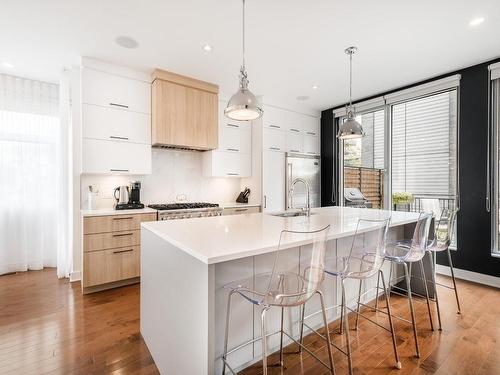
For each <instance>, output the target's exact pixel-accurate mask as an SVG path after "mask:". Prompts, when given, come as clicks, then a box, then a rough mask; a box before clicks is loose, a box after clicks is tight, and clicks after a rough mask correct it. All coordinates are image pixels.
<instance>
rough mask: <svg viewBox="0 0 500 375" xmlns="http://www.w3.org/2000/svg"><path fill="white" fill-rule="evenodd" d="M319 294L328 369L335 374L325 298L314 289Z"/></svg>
mask: <svg viewBox="0 0 500 375" xmlns="http://www.w3.org/2000/svg"><path fill="white" fill-rule="evenodd" d="M316 293H318V294H319V299H320V301H321V310H322V312H323V324H324V326H325V336H326V346H327V348H328V358H329V359H330V371H331V373H332V375H335V365H334V364H333V353H332V344H331V340H330V332H329V331H328V320H327V318H326V308H325V299H324V297H323V293H322V292H321V291H319V290H318V291H316Z"/></svg>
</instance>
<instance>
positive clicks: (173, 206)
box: [148, 202, 219, 211]
mask: <svg viewBox="0 0 500 375" xmlns="http://www.w3.org/2000/svg"><path fill="white" fill-rule="evenodd" d="M148 207H149V208H152V209H154V210H158V211H167V210H190V209H194V208H211V207H219V205H218V204H217V203H205V202H193V203H167V204H149V205H148Z"/></svg>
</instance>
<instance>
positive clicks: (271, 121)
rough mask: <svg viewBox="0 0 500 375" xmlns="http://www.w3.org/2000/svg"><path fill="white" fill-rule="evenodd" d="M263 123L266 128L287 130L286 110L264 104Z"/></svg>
mask: <svg viewBox="0 0 500 375" xmlns="http://www.w3.org/2000/svg"><path fill="white" fill-rule="evenodd" d="M262 120H263V123H264V127H265V128H270V129H275V130H285V122H286V119H285V111H283V110H281V109H278V108H274V107H269V106H264V115H263V118H262Z"/></svg>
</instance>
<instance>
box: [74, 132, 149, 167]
mask: <svg viewBox="0 0 500 375" xmlns="http://www.w3.org/2000/svg"><path fill="white" fill-rule="evenodd" d="M82 154H83V158H82V170H83V172H84V173H92V174H150V173H151V146H150V145H146V144H140V143H126V142H114V141H104V140H100V139H88V138H84V139H83V142H82Z"/></svg>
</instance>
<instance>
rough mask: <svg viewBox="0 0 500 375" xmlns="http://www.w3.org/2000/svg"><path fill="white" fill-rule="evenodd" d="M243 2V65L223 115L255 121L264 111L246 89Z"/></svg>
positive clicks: (234, 118)
mask: <svg viewBox="0 0 500 375" xmlns="http://www.w3.org/2000/svg"><path fill="white" fill-rule="evenodd" d="M242 1H243V64H242V65H241V68H240V88H239V89H238V91H237V92H236V93H235V94H234V95H233V96H232V97H231V99H229V102H228V103H227V107H226V109H225V110H224V115H225V116H226V117H229V118H230V119H232V120H240V121H248V120H256V119H258V118H259V117H261V116H262V114H263V113H264V111H263V110H262V108H261V107H260V106H259V103H258V102H257V98H256V97H255V95H254V94H252V92H251V91H250V90H249V89H248V74H247V71H246V68H245V0H242Z"/></svg>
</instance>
